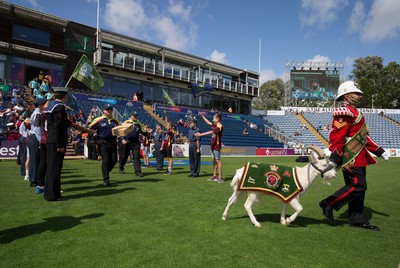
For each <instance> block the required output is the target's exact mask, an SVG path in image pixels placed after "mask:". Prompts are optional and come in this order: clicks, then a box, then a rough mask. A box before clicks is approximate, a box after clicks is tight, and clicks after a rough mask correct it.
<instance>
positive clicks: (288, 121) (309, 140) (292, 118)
mask: <svg viewBox="0 0 400 268" xmlns="http://www.w3.org/2000/svg"><path fill="white" fill-rule="evenodd" d="M264 118H265V119H266V120H267V122H269V123H272V124H273V126H274V127H277V128H278V129H279V130H280V131H281V132H284V133H286V134H287V135H290V136H292V137H293V138H296V139H298V140H299V141H300V142H302V143H303V144H304V145H306V146H307V145H311V144H314V145H317V146H320V147H321V148H324V147H325V146H324V145H323V144H322V143H321V141H320V140H318V138H317V137H315V136H314V134H312V133H311V132H310V131H309V130H308V129H305V128H302V124H303V123H302V122H301V121H300V120H299V119H298V118H297V117H296V115H295V114H292V113H289V112H287V113H286V114H285V115H267V116H265V117H264ZM295 131H298V132H299V136H294V133H295Z"/></svg>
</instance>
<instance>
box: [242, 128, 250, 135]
mask: <svg viewBox="0 0 400 268" xmlns="http://www.w3.org/2000/svg"><path fill="white" fill-rule="evenodd" d="M242 134H243V135H249V131H248V130H247V127H246V128H245V129H243V131H242Z"/></svg>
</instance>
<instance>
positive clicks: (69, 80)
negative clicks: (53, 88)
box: [65, 75, 72, 87]
mask: <svg viewBox="0 0 400 268" xmlns="http://www.w3.org/2000/svg"><path fill="white" fill-rule="evenodd" d="M71 79H72V75H71V76H70V78H69V79H68V82H67V83H66V84H65V87H68V84H69V82H71Z"/></svg>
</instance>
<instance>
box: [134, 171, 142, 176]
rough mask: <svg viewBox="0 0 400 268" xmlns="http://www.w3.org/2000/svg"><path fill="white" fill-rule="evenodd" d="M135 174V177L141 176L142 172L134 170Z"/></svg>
mask: <svg viewBox="0 0 400 268" xmlns="http://www.w3.org/2000/svg"><path fill="white" fill-rule="evenodd" d="M135 175H136V177H143V174H142V173H141V172H136V173H135Z"/></svg>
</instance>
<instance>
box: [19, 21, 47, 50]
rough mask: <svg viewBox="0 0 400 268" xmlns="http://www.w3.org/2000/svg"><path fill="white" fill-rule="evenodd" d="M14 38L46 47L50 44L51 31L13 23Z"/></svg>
mask: <svg viewBox="0 0 400 268" xmlns="http://www.w3.org/2000/svg"><path fill="white" fill-rule="evenodd" d="M13 39H15V40H20V41H24V42H29V43H33V44H38V45H42V46H46V47H48V46H50V33H48V32H44V31H40V30H36V29H33V28H30V27H25V26H21V25H18V24H14V25H13Z"/></svg>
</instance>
